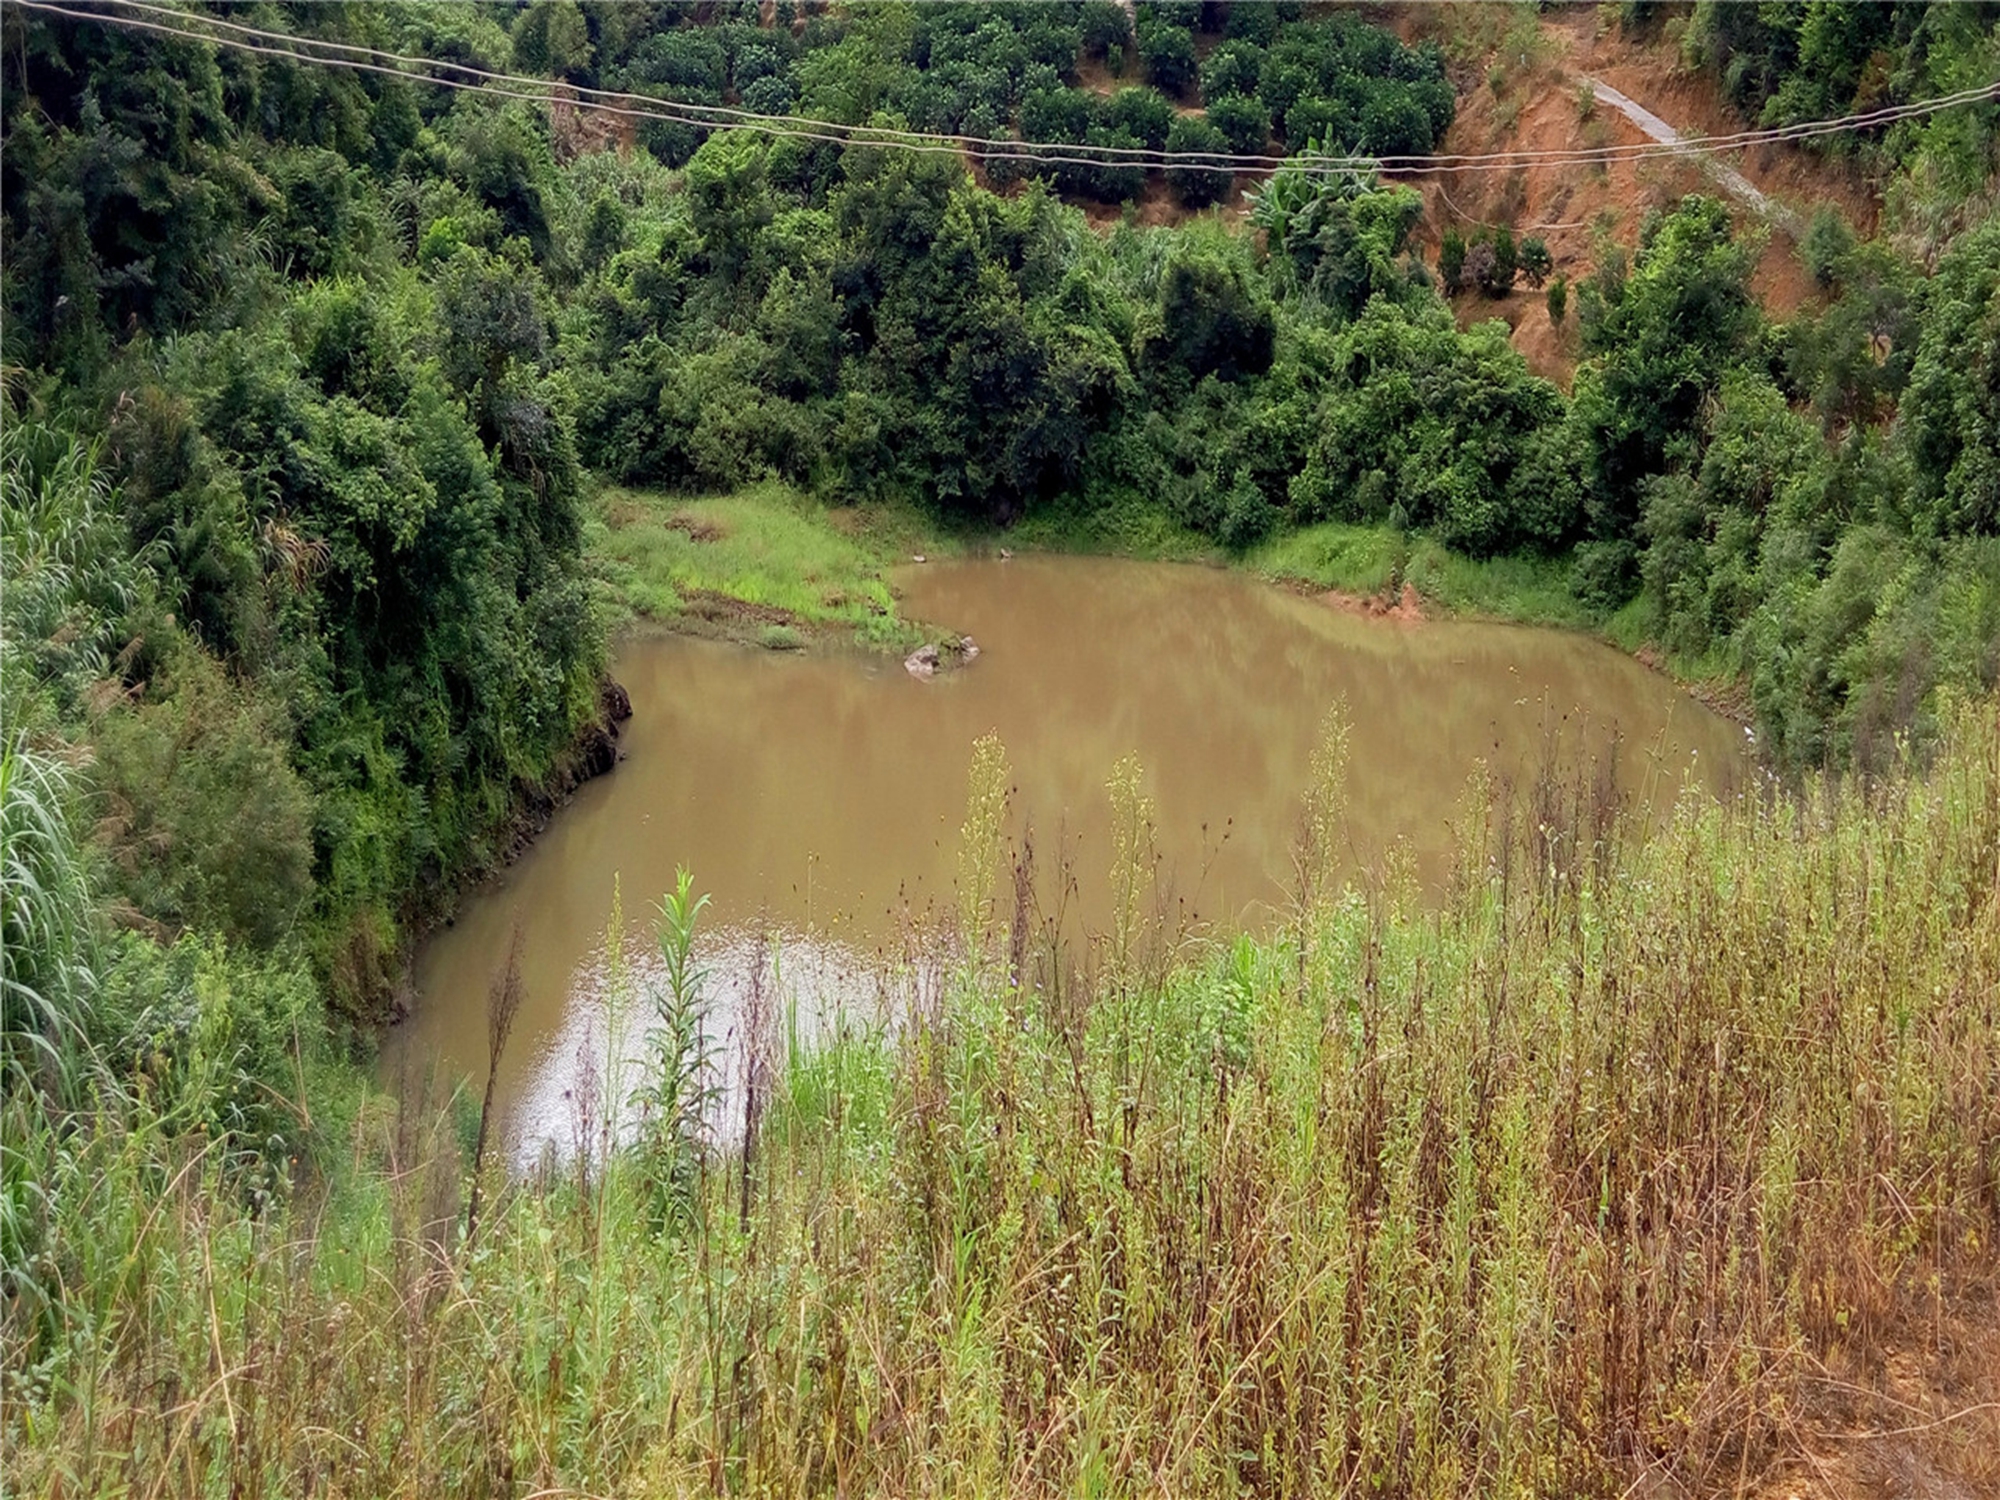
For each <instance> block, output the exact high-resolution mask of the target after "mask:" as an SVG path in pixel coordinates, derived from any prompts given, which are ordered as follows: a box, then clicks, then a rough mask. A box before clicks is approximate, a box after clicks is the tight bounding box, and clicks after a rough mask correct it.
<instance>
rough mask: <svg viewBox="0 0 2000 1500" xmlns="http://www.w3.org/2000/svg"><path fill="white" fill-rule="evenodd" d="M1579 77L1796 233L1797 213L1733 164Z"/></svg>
mask: <svg viewBox="0 0 2000 1500" xmlns="http://www.w3.org/2000/svg"><path fill="white" fill-rule="evenodd" d="M1581 81H1582V82H1583V83H1584V84H1585V85H1586V86H1587V87H1589V89H1590V90H1591V91H1592V92H1593V93H1594V94H1596V96H1597V97H1598V98H1599V99H1601V100H1602V101H1604V102H1605V103H1606V104H1609V105H1610V106H1611V107H1612V108H1613V109H1615V110H1617V111H1618V112H1619V113H1620V114H1621V115H1623V116H1625V118H1626V119H1628V120H1630V121H1631V122H1632V123H1633V124H1634V125H1637V126H1638V127H1639V128H1640V129H1641V130H1643V131H1645V132H1646V134H1647V135H1649V136H1651V137H1652V138H1653V139H1654V140H1656V141H1658V142H1660V143H1661V144H1662V145H1666V146H1679V147H1685V148H1686V149H1685V150H1683V151H1679V152H1676V154H1677V155H1684V156H1689V157H1693V158H1695V159H1696V160H1699V161H1700V163H1701V166H1702V170H1704V171H1705V172H1707V173H1708V175H1709V176H1711V177H1713V178H1714V179H1715V180H1716V181H1717V182H1719V183H1721V184H1722V186H1723V187H1725V188H1727V189H1728V190H1729V191H1730V193H1732V194H1733V195H1735V197H1737V198H1738V199H1740V200H1741V201H1742V202H1744V203H1747V204H1749V205H1750V206H1751V207H1752V208H1754V209H1756V210H1757V212H1758V213H1760V214H1762V215H1763V216H1764V217H1765V218H1767V219H1770V220H1771V221H1773V222H1774V223H1777V224H1780V225H1782V226H1783V227H1784V228H1785V230H1786V231H1787V232H1788V233H1793V234H1796V233H1797V232H1798V224H1797V218H1798V216H1797V215H1796V214H1794V213H1793V212H1792V211H1791V210H1790V209H1788V208H1786V207H1784V206H1783V205H1782V204H1779V203H1775V202H1773V201H1772V200H1771V197H1770V195H1769V194H1767V193H1765V192H1764V191H1763V189H1761V188H1759V187H1758V186H1757V185H1756V184H1755V183H1753V182H1752V181H1751V180H1750V179H1749V178H1747V177H1745V176H1744V175H1743V174H1742V173H1741V172H1739V171H1737V170H1736V169H1735V168H1734V167H1728V166H1724V165H1723V164H1722V162H1720V161H1719V160H1717V159H1716V158H1715V157H1713V156H1704V155H1702V154H1701V153H1700V151H1699V150H1698V149H1697V147H1698V145H1699V141H1698V139H1697V140H1690V139H1689V138H1688V137H1687V136H1684V135H1682V134H1681V133H1680V132H1679V131H1678V130H1676V129H1674V127H1673V126H1671V125H1669V124H1668V123H1667V122H1666V121H1665V120H1662V119H1661V118H1660V117H1659V116H1658V115H1656V114H1654V113H1653V112H1652V111H1651V110H1650V109H1648V108H1646V106H1645V105H1643V104H1641V103H1639V102H1638V101H1637V100H1636V99H1632V98H1628V97H1627V96H1626V95H1624V94H1622V93H1620V92H1619V91H1618V90H1617V89H1615V88H1613V87H1612V86H1611V85H1610V84H1608V83H1606V82H1605V81H1604V80H1603V79H1601V78H1591V77H1589V76H1587V75H1586V76H1585V77H1584V78H1583V79H1582V80H1581Z"/></svg>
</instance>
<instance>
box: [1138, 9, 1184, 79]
mask: <svg viewBox="0 0 2000 1500" xmlns="http://www.w3.org/2000/svg"><path fill="white" fill-rule="evenodd" d="M1139 57H1140V60H1141V61H1142V62H1144V63H1145V65H1146V81H1147V82H1148V83H1150V84H1152V86H1153V87H1154V88H1156V89H1158V90H1160V92H1162V93H1164V94H1173V95H1175V96H1176V97H1178V96H1179V95H1182V94H1185V93H1186V92H1187V91H1188V89H1189V88H1190V87H1192V86H1193V84H1194V81H1195V56H1194V37H1193V36H1191V35H1190V34H1189V33H1188V32H1187V30H1186V29H1185V28H1183V27H1180V26H1173V25H1169V24H1166V23H1164V22H1157V21H1156V22H1153V23H1152V24H1150V25H1149V24H1147V21H1146V19H1145V18H1144V17H1141V19H1140V22H1139Z"/></svg>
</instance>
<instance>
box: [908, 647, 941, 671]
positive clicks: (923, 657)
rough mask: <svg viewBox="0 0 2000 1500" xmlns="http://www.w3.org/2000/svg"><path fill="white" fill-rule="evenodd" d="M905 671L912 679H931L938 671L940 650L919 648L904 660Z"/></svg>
mask: <svg viewBox="0 0 2000 1500" xmlns="http://www.w3.org/2000/svg"><path fill="white" fill-rule="evenodd" d="M903 669H904V670H905V671H906V672H908V673H909V674H910V675H911V676H912V677H931V676H934V675H936V672H937V669H938V648H937V647H936V646H919V647H917V649H916V650H914V651H912V652H911V653H910V654H909V655H908V656H906V657H904V658H903Z"/></svg>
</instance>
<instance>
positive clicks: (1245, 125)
mask: <svg viewBox="0 0 2000 1500" xmlns="http://www.w3.org/2000/svg"><path fill="white" fill-rule="evenodd" d="M1207 114H1208V122H1209V123H1210V124H1211V125H1213V126H1214V127H1215V128H1216V129H1217V130H1219V131H1221V132H1222V135H1223V138H1224V139H1225V140H1227V141H1228V142H1229V149H1230V150H1232V151H1234V152H1236V153H1237V154H1238V155H1240V156H1255V155H1258V154H1261V153H1262V152H1263V150H1264V147H1265V146H1266V145H1267V144H1268V143H1269V141H1270V137H1271V112H1270V111H1269V110H1267V109H1266V108H1264V106H1263V105H1262V104H1260V103H1258V102H1257V100H1255V99H1252V98H1247V97H1245V96H1244V95H1242V94H1227V95H1224V96H1223V97H1222V98H1220V99H1216V100H1214V101H1212V102H1211V103H1210V104H1209V106H1208V111H1207Z"/></svg>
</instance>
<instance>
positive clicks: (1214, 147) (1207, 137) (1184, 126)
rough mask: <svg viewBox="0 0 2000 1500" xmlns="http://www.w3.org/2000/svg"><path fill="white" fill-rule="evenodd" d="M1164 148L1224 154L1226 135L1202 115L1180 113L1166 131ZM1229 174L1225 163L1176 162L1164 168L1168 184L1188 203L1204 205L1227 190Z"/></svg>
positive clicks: (1226, 141) (1200, 206) (1198, 206)
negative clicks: (1177, 164)
mask: <svg viewBox="0 0 2000 1500" xmlns="http://www.w3.org/2000/svg"><path fill="white" fill-rule="evenodd" d="M1167 149H1168V150H1169V151H1203V152H1211V153H1215V154H1218V155H1226V154H1227V153H1228V151H1229V139H1228V137H1226V136H1225V135H1223V133H1222V132H1221V131H1220V130H1218V129H1217V128H1216V127H1215V126H1214V125H1212V124H1210V123H1209V122H1208V121H1207V120H1205V119H1203V118H1202V117H1201V116H1199V115H1181V116H1179V117H1178V118H1177V119H1175V121H1174V124H1173V128H1172V129H1171V130H1169V131H1168V132H1167ZM1231 176H1232V174H1231V173H1230V171H1229V169H1228V168H1226V167H1199V166H1176V167H1169V168H1168V169H1167V184H1168V186H1170V187H1171V188H1173V190H1174V192H1175V194H1176V195H1177V196H1178V197H1179V198H1180V200H1181V202H1183V203H1185V204H1186V205H1187V206H1188V207H1190V208H1205V207H1207V206H1208V205H1209V204H1211V203H1215V202H1219V201H1220V200H1221V199H1222V197H1223V195H1224V194H1226V193H1227V192H1228V191H1229V183H1230V178H1231Z"/></svg>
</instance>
